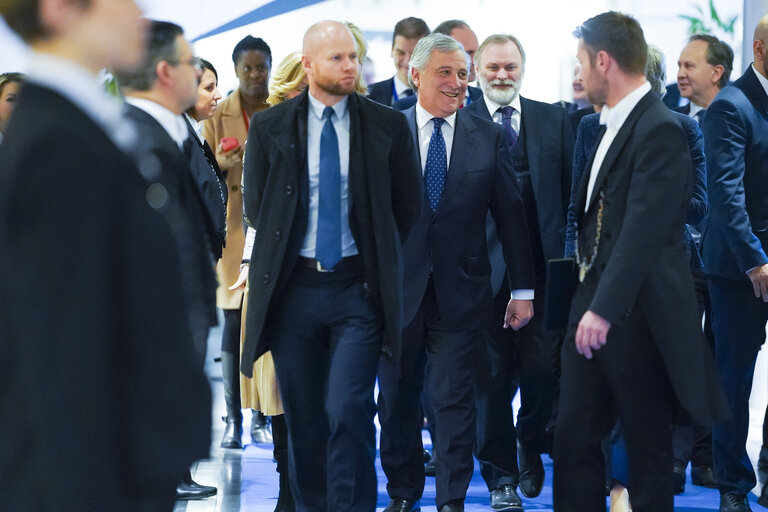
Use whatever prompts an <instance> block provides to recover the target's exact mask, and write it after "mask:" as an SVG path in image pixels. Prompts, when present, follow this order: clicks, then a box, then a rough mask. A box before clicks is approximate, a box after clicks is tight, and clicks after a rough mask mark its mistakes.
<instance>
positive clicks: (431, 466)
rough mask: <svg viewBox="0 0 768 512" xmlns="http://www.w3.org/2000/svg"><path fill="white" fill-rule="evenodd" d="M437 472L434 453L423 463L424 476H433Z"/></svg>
mask: <svg viewBox="0 0 768 512" xmlns="http://www.w3.org/2000/svg"><path fill="white" fill-rule="evenodd" d="M435 473H437V457H435V456H434V455H433V456H432V458H431V459H429V460H428V461H427V462H426V464H424V476H435Z"/></svg>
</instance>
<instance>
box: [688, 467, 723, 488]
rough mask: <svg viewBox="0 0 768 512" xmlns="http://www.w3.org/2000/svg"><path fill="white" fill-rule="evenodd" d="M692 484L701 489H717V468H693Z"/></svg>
mask: <svg viewBox="0 0 768 512" xmlns="http://www.w3.org/2000/svg"><path fill="white" fill-rule="evenodd" d="M691 483H692V484H693V485H699V486H701V487H709V488H710V489H717V477H716V476H715V468H714V467H712V466H711V465H708V464H702V465H700V466H691Z"/></svg>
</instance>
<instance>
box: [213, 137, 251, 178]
mask: <svg viewBox="0 0 768 512" xmlns="http://www.w3.org/2000/svg"><path fill="white" fill-rule="evenodd" d="M243 151H245V147H244V146H243V145H242V144H241V145H239V146H237V147H235V148H232V149H230V150H229V151H224V150H222V149H221V143H219V145H218V147H217V148H216V161H217V162H218V164H219V167H220V168H221V170H222V171H228V170H229V169H231V168H233V167H235V166H237V165H238V164H240V163H241V162H242V160H243Z"/></svg>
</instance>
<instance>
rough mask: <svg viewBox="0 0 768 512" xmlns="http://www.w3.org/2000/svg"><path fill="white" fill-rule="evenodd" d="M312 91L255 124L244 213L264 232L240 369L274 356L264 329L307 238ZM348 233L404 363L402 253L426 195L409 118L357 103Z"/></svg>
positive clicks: (390, 346) (392, 348)
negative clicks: (309, 120) (265, 353)
mask: <svg viewBox="0 0 768 512" xmlns="http://www.w3.org/2000/svg"><path fill="white" fill-rule="evenodd" d="M307 94H308V93H307V92H304V93H303V94H302V95H300V96H298V97H296V98H294V99H292V100H289V101H286V102H284V103H281V104H280V105H277V106H275V107H272V108H270V109H269V110H266V111H264V112H260V113H258V114H256V115H255V116H254V117H253V119H252V120H251V128H250V131H249V134H248V144H247V146H246V152H245V155H246V156H245V166H244V169H243V187H244V193H243V201H244V206H245V214H246V216H247V217H248V219H249V221H250V223H251V225H252V226H253V227H255V228H256V232H257V233H259V236H258V237H257V241H256V244H255V245H254V248H253V255H252V256H251V264H250V271H249V277H248V280H249V283H250V294H249V295H248V315H247V318H246V331H245V332H246V338H245V342H244V346H243V356H242V365H241V370H242V372H243V373H244V374H246V375H250V374H251V372H252V371H253V362H254V361H255V360H256V359H257V358H258V357H259V356H260V355H261V354H263V353H264V352H266V351H267V350H269V340H267V339H266V337H265V336H264V323H265V321H266V318H267V314H268V311H269V307H270V305H271V304H272V303H273V301H274V300H276V298H277V297H279V296H280V291H281V289H282V287H283V286H284V285H285V283H286V282H287V280H288V278H289V277H290V275H291V273H292V272H293V270H294V268H295V266H296V261H297V259H298V257H299V251H300V250H301V246H302V243H303V241H304V236H305V234H306V230H307V212H308V208H309V175H308V170H307V156H306V155H307V113H308V108H309V107H308V104H309V99H308V98H307ZM347 108H348V109H349V115H350V154H349V194H350V198H351V202H350V206H349V227H350V230H351V231H352V235H353V236H354V239H355V244H356V245H357V250H358V252H359V254H360V257H361V258H362V261H363V267H364V270H365V279H366V282H367V284H368V288H369V290H370V293H371V296H372V298H373V300H374V302H376V303H377V304H378V305H379V306H380V307H381V310H382V313H383V316H384V325H385V332H384V345H383V348H382V350H383V351H384V353H385V354H386V355H387V356H389V357H392V358H394V359H397V358H399V355H400V339H401V338H400V336H401V328H402V322H401V318H402V258H401V245H402V242H403V241H404V240H405V239H406V237H407V236H408V233H409V232H410V230H411V227H412V226H413V224H414V222H415V221H416V218H417V217H418V214H419V210H420V208H421V197H422V195H423V194H424V192H423V184H422V179H421V174H420V172H419V164H418V160H417V158H416V150H415V149H414V147H413V142H412V141H411V138H410V136H409V132H408V127H407V125H406V121H405V118H404V117H403V115H402V114H401V113H399V112H396V111H394V110H392V109H390V108H389V107H384V106H382V105H380V104H378V103H376V102H374V101H371V100H369V99H367V98H365V97H363V96H359V95H357V94H352V95H350V96H349V101H348V103H347Z"/></svg>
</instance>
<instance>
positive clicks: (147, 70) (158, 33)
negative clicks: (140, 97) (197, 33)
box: [115, 20, 184, 91]
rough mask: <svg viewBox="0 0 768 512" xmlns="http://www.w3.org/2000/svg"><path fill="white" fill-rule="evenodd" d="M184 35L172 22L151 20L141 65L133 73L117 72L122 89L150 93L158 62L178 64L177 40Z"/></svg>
mask: <svg viewBox="0 0 768 512" xmlns="http://www.w3.org/2000/svg"><path fill="white" fill-rule="evenodd" d="M182 35H184V30H183V29H182V28H181V27H180V26H178V25H176V24H175V23H171V22H170V21H156V20H150V22H149V27H148V29H147V51H146V53H145V54H144V59H143V60H142V61H141V64H139V66H138V67H137V68H136V69H135V70H134V71H132V72H115V78H117V83H118V84H120V87H127V88H129V89H133V90H134V91H148V90H149V89H151V88H152V86H153V85H155V81H156V80H157V73H156V72H155V68H156V67H157V63H158V62H162V61H165V62H168V63H170V64H178V63H179V62H178V58H179V48H178V45H177V44H176V38H178V37H179V36H182Z"/></svg>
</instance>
